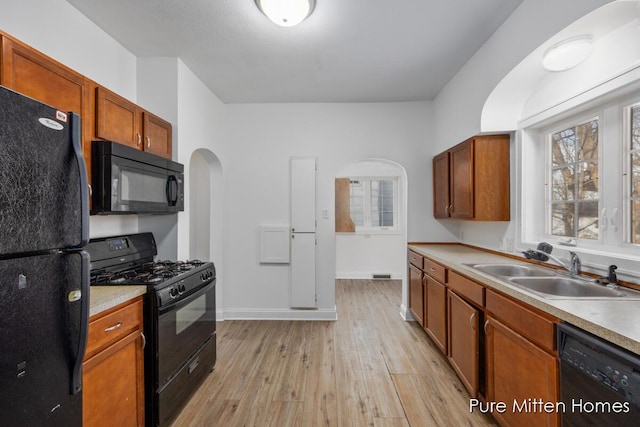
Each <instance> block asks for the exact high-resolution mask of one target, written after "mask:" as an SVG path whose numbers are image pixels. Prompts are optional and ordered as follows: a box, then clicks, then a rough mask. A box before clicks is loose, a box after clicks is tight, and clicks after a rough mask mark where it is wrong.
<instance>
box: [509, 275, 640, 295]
mask: <svg viewBox="0 0 640 427" xmlns="http://www.w3.org/2000/svg"><path fill="white" fill-rule="evenodd" d="M509 281H510V282H511V283H513V284H514V285H516V286H519V287H521V288H524V289H528V290H530V291H533V292H536V293H540V294H544V295H543V296H544V297H547V298H548V297H549V296H552V297H563V298H565V297H569V298H638V299H640V294H636V293H635V292H634V293H633V294H632V293H631V292H632V291H627V290H626V289H625V290H622V288H608V287H606V286H602V285H597V284H595V283H589V282H587V281H584V280H580V279H570V278H567V277H516V278H512V279H509Z"/></svg>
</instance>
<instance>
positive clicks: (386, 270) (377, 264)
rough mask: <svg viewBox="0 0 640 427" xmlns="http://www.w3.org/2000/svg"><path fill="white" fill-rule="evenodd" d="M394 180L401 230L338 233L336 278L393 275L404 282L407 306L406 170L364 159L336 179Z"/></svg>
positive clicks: (354, 163) (346, 169)
mask: <svg viewBox="0 0 640 427" xmlns="http://www.w3.org/2000/svg"><path fill="white" fill-rule="evenodd" d="M354 177H356V178H358V177H360V178H361V177H369V178H387V177H388V178H394V179H396V180H397V184H398V185H397V191H396V197H397V204H396V206H397V210H398V212H397V213H398V215H397V221H398V224H397V230H393V231H387V232H375V231H369V230H365V231H356V232H347V233H342V232H336V239H335V246H336V248H335V249H336V250H335V255H336V264H335V265H336V276H335V277H336V279H371V278H372V277H373V275H374V274H375V275H386V274H388V275H390V276H391V278H392V279H398V280H402V283H403V286H402V304H403V305H404V306H407V300H408V297H407V295H408V293H407V289H406V287H407V285H406V262H407V261H406V245H407V195H408V180H407V172H406V170H405V168H404V167H403V166H402V165H400V164H398V163H396V162H393V161H391V160H386V159H360V160H354V161H352V162H349V163H347V164H345V165H344V166H342V167H341V168H340V169H339V171H338V173H337V174H336V177H335V178H354Z"/></svg>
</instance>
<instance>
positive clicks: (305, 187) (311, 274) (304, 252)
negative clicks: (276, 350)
mask: <svg viewBox="0 0 640 427" xmlns="http://www.w3.org/2000/svg"><path fill="white" fill-rule="evenodd" d="M315 231H316V159H315V158H314V157H293V158H291V283H290V285H291V307H293V308H316V234H315Z"/></svg>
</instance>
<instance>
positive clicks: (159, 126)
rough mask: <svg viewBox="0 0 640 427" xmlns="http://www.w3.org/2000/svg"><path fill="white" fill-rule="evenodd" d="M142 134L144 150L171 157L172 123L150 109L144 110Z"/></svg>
mask: <svg viewBox="0 0 640 427" xmlns="http://www.w3.org/2000/svg"><path fill="white" fill-rule="evenodd" d="M142 134H143V135H144V140H143V144H144V148H143V149H144V151H147V152H149V153H153V154H157V155H158V156H162V157H166V158H167V159H170V158H171V157H172V152H171V123H169V122H167V121H166V120H163V119H161V118H160V117H158V116H156V115H154V114H151V113H150V112H148V111H143V112H142Z"/></svg>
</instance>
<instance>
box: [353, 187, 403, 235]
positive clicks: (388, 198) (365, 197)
mask: <svg viewBox="0 0 640 427" xmlns="http://www.w3.org/2000/svg"><path fill="white" fill-rule="evenodd" d="M397 192H398V180H397V178H368V177H358V178H354V177H352V178H351V179H350V181H349V202H350V212H351V219H352V220H353V222H354V223H355V225H356V231H358V230H397V229H398V214H397V212H398V207H397V206H398V201H397Z"/></svg>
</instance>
